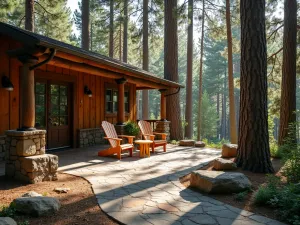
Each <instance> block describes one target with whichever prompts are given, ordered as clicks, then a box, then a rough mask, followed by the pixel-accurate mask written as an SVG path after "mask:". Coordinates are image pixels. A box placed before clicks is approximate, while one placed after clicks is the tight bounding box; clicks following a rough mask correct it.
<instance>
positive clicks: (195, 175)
mask: <svg viewBox="0 0 300 225" xmlns="http://www.w3.org/2000/svg"><path fill="white" fill-rule="evenodd" d="M190 183H191V186H192V187H195V188H198V189H199V190H201V191H204V192H206V193H236V192H241V191H245V190H247V189H249V188H250V187H251V182H250V181H249V179H248V178H247V177H246V176H245V175H244V174H242V173H231V172H220V171H207V170H199V171H195V172H192V174H191V180H190Z"/></svg>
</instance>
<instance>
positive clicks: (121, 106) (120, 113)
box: [116, 78, 126, 125]
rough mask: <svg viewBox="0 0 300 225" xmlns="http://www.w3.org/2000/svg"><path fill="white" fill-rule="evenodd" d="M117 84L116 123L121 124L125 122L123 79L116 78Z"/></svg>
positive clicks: (124, 81)
mask: <svg viewBox="0 0 300 225" xmlns="http://www.w3.org/2000/svg"><path fill="white" fill-rule="evenodd" d="M116 82H117V84H118V113H117V119H118V121H117V125H123V124H124V122H125V102H124V86H125V83H126V80H125V79H122V78H121V79H118V80H116Z"/></svg>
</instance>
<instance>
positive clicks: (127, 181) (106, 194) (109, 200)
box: [0, 145, 283, 225]
mask: <svg viewBox="0 0 300 225" xmlns="http://www.w3.org/2000/svg"><path fill="white" fill-rule="evenodd" d="M103 148H105V146H103V145H102V146H100V147H89V148H80V149H74V150H65V151H62V152H57V153H54V154H57V155H58V156H59V161H60V162H59V166H60V169H59V170H60V171H62V172H65V173H68V174H73V175H76V176H81V177H83V178H85V179H87V180H88V181H89V182H90V183H91V184H92V188H93V191H94V193H95V195H96V197H97V200H98V203H99V205H100V207H101V209H102V210H103V211H104V212H106V213H107V214H108V215H109V216H111V217H113V218H114V219H116V220H117V221H119V222H121V223H122V224H130V225H144V224H145V225H171V224H172V225H198V224H216V225H217V224H219V225H227V224H228V225H230V224H235V225H248V224H249V225H250V224H251V225H256V224H270V225H271V224H272V225H279V224H283V223H280V222H278V221H275V220H272V219H269V218H266V217H263V216H260V215H255V214H253V213H251V212H248V211H245V210H241V209H238V208H235V207H232V206H230V205H227V204H224V203H222V202H220V201H217V200H214V199H212V198H209V197H206V196H203V195H201V194H200V193H198V192H194V191H192V190H190V189H186V188H185V187H184V186H183V185H182V184H181V183H180V182H179V180H178V178H179V177H181V176H183V175H186V174H187V173H189V172H192V171H194V170H196V169H199V168H201V167H202V166H204V165H206V164H207V163H208V162H210V161H211V160H213V159H215V158H216V157H219V156H220V154H221V152H220V151H219V150H213V149H208V148H204V149H203V148H202V149H199V148H188V147H174V146H171V145H169V146H168V149H167V152H165V153H164V152H162V149H161V150H160V149H159V148H158V150H157V154H151V157H150V158H139V157H138V152H135V154H134V157H132V158H131V157H124V158H123V159H122V160H121V161H119V160H117V159H116V158H114V157H105V158H103V157H98V156H97V151H98V150H99V149H103ZM1 170H3V169H2V167H1V163H0V174H1Z"/></svg>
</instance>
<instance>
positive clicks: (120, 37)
mask: <svg viewBox="0 0 300 225" xmlns="http://www.w3.org/2000/svg"><path fill="white" fill-rule="evenodd" d="M119 35H120V36H119V60H120V61H122V23H120V31H119Z"/></svg>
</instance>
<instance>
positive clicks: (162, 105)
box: [159, 89, 167, 121]
mask: <svg viewBox="0 0 300 225" xmlns="http://www.w3.org/2000/svg"><path fill="white" fill-rule="evenodd" d="M159 91H160V119H161V120H162V121H165V120H166V119H167V111H166V97H165V93H166V90H164V89H161V90H159Z"/></svg>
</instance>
